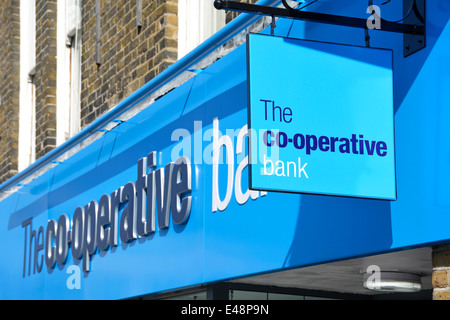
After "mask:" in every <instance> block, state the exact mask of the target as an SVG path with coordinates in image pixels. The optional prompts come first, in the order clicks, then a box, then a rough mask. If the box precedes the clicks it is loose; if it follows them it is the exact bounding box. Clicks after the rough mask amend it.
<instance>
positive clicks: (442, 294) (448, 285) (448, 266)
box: [432, 245, 450, 300]
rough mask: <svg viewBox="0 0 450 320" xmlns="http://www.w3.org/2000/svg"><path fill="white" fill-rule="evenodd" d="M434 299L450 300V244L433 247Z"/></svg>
mask: <svg viewBox="0 0 450 320" xmlns="http://www.w3.org/2000/svg"><path fill="white" fill-rule="evenodd" d="M432 263H433V276H432V282H433V300H450V281H449V272H450V245H440V246H435V247H433V254H432Z"/></svg>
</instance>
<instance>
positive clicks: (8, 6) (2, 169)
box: [0, 0, 20, 182]
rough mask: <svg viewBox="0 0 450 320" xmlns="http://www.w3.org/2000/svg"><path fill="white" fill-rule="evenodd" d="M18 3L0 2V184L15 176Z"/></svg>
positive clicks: (17, 132)
mask: <svg viewBox="0 0 450 320" xmlns="http://www.w3.org/2000/svg"><path fill="white" fill-rule="evenodd" d="M19 23H20V10H19V1H18V0H3V1H1V2H0V47H1V50H0V99H1V100H0V124H1V126H2V130H0V182H4V181H6V180H8V179H9V178H10V177H12V176H13V175H14V174H16V173H17V164H18V159H17V153H18V139H19V121H18V119H19V91H20V79H19V73H20V65H19V63H20V26H19Z"/></svg>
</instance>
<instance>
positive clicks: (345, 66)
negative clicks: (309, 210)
mask: <svg viewBox="0 0 450 320" xmlns="http://www.w3.org/2000/svg"><path fill="white" fill-rule="evenodd" d="M247 61H248V63H247V67H248V95H249V104H248V108H249V109H248V123H249V127H250V137H251V138H250V147H249V149H250V151H249V158H250V160H249V161H250V175H249V176H250V185H251V188H252V189H255V190H267V191H284V192H295V193H307V194H322V195H334V196H347V197H358V198H372V199H385V200H396V177H395V145H394V107H393V71H392V51H391V50H381V49H373V48H367V47H358V46H349V45H341V44H332V43H324V42H316V41H307V40H298V39H289V38H282V37H272V36H267V35H259V34H250V35H249V38H248V41H247Z"/></svg>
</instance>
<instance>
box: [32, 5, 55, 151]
mask: <svg viewBox="0 0 450 320" xmlns="http://www.w3.org/2000/svg"><path fill="white" fill-rule="evenodd" d="M56 14H57V7H56V0H37V1H36V74H35V81H36V82H35V83H36V159H39V158H41V157H42V156H43V155H45V154H46V153H48V152H49V151H51V150H52V149H53V148H55V146H56Z"/></svg>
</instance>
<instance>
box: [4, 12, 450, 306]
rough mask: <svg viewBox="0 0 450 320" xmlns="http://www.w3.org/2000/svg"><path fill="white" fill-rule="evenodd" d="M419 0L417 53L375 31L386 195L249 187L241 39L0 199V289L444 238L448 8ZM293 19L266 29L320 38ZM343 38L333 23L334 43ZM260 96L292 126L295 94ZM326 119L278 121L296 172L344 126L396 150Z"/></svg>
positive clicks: (35, 293)
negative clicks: (392, 197) (389, 174)
mask: <svg viewBox="0 0 450 320" xmlns="http://www.w3.org/2000/svg"><path fill="white" fill-rule="evenodd" d="M433 5H434V4H431V6H433ZM336 6H337V5H336ZM427 9H429V10H428V14H430V15H431V16H432V17H433V18H434V19H429V21H434V23H435V26H436V30H439V34H437V35H436V37H434V38H433V37H431V40H430V44H429V45H428V44H427V49H425V51H423V52H421V53H420V54H416V55H413V56H411V57H409V58H408V59H404V58H403V56H402V47H401V46H402V43H400V42H399V41H396V40H395V39H394V40H392V41H391V40H389V39H385V38H377V37H376V36H375V35H374V36H373V37H372V42H374V43H376V42H377V41H379V42H380V43H383V44H384V46H383V47H389V48H390V49H393V54H394V59H393V61H394V64H393V69H394V78H393V81H394V86H393V87H394V119H395V161H396V166H395V168H396V174H395V176H396V201H389V200H379V199H368V198H364V197H351V196H340V197H336V196H331V195H317V194H295V193H283V192H273V191H257V190H252V189H251V188H250V186H249V169H250V165H249V163H250V161H249V151H248V148H249V136H250V135H251V127H249V125H248V122H247V116H248V114H247V111H248V110H247V107H248V103H247V101H248V100H247V99H248V96H247V93H248V90H247V89H248V83H247V50H246V46H245V45H243V46H240V47H238V48H237V49H235V50H234V51H233V52H231V53H229V54H228V55H227V56H225V57H223V58H222V59H220V60H218V61H217V62H215V63H214V64H213V65H211V66H210V67H208V68H207V69H205V70H204V71H203V72H201V73H199V74H198V75H197V76H195V77H194V78H192V79H191V80H189V81H188V82H186V83H185V84H183V85H181V86H179V87H178V88H176V89H175V90H173V91H171V92H170V93H168V94H166V95H165V96H164V97H162V98H160V99H158V100H157V101H156V102H154V103H153V104H152V105H151V106H149V107H148V108H146V109H144V110H142V111H141V112H140V113H138V114H137V115H136V116H134V117H133V118H131V119H129V120H127V121H125V122H123V123H121V124H120V125H118V126H117V127H115V128H114V129H112V130H111V131H109V132H108V133H106V134H105V135H103V136H102V137H101V138H100V139H98V140H96V141H95V142H93V143H91V144H90V145H89V146H87V147H85V148H84V149H82V150H81V151H79V152H77V153H76V154H74V155H73V156H71V157H70V158H68V159H67V160H65V161H63V162H62V163H60V164H58V165H56V166H55V167H54V168H52V169H50V170H49V171H47V172H45V173H44V174H42V175H41V176H39V177H37V178H36V179H35V180H33V181H31V182H28V183H26V184H25V186H23V187H22V188H21V189H20V190H18V191H17V192H14V193H12V194H11V195H9V196H8V197H6V198H5V199H3V200H2V201H1V202H0V212H2V214H1V215H0V228H1V229H0V241H1V243H2V246H1V247H0V255H1V257H2V260H1V262H0V284H1V289H0V298H1V299H124V298H130V297H136V296H140V295H147V294H153V293H160V292H167V291H170V290H174V289H181V288H186V287H193V286H199V285H203V284H207V283H214V282H217V281H222V280H227V279H235V278H239V277H246V276H250V275H254V274H261V273H265V272H273V271H278V270H286V269H292V268H298V267H303V266H311V265H315V264H320V263H326V262H332V261H337V260H342V259H349V258H353V257H361V256H365V255H372V254H376V253H384V252H391V251H396V250H403V249H407V248H414V247H419V246H429V245H432V244H436V243H442V242H446V241H447V242H448V240H449V239H450V232H448V228H445V227H444V228H436V225H435V221H440V224H441V225H444V226H445V225H447V224H449V223H450V217H449V215H448V210H449V209H450V201H449V198H448V193H449V192H450V184H449V183H448V181H450V179H448V177H450V169H448V165H447V164H448V161H447V155H448V154H449V153H450V146H448V145H447V144H445V143H442V141H446V140H447V138H448V137H450V131H449V129H448V124H447V121H446V119H447V118H448V116H449V114H448V111H446V110H448V108H446V104H445V103H446V102H445V101H447V100H446V99H445V95H444V91H445V90H438V89H439V88H445V87H448V85H450V81H449V78H448V77H447V76H445V75H446V74H447V75H448V74H449V73H440V70H442V68H444V67H445V65H443V64H442V61H446V60H443V53H445V52H448V46H449V45H448V43H450V42H449V39H450V26H449V24H448V17H450V14H447V15H445V14H444V11H443V10H442V8H438V7H430V8H427ZM336 10H338V8H336ZM445 12H446V11H445ZM300 26H301V25H299V24H297V22H292V21H284V20H282V21H281V20H280V21H278V22H277V33H278V35H279V36H283V37H286V36H288V35H289V37H290V38H303V37H305V36H308V39H310V38H311V39H314V40H320V41H325V42H330V41H329V40H330V39H327V37H328V36H329V35H330V34H331V32H327V30H332V29H326V28H327V27H323V28H317V29H315V28H311V29H309V30H306V29H305V28H303V27H300ZM330 28H331V27H330ZM430 32H432V31H430ZM433 32H434V31H433ZM350 33H351V32H350ZM358 34H359V33H358ZM350 36H351V34H350ZM348 37H349V34H344V33H337V32H335V41H336V42H341V43H346V39H348ZM350 38H351V37H350ZM355 38H356V37H355ZM352 39H353V38H352ZM329 54H331V55H333V52H330V53H329ZM413 66H420V68H414V67H413ZM396 75H397V76H396ZM299 85H301V84H299ZM317 90H319V89H317ZM321 90H323V89H321ZM322 94H323V93H322ZM367 97H368V98H367V99H368V100H369V101H373V99H375V100H376V97H377V95H376V94H373V92H371V93H367ZM258 98H259V99H261V100H263V101H260V106H261V108H262V109H263V110H264V109H265V108H267V111H268V116H269V111H273V110H278V109H276V107H280V109H281V108H284V111H283V113H282V116H283V120H284V121H285V122H286V123H287V126H288V125H289V120H292V122H291V123H293V122H294V121H299V119H300V117H298V116H297V115H296V111H295V110H294V109H293V108H294V105H293V104H291V103H285V102H283V101H282V100H279V99H281V98H279V97H273V96H272V95H270V96H264V97H263V96H260V97H258ZM382 99H383V100H384V99H386V100H390V99H391V97H386V98H384V97H383V98H382ZM424 101H425V102H424ZM373 104H374V105H375V106H376V105H377V103H373ZM287 107H289V108H291V111H290V110H288V109H287ZM430 108H431V109H432V110H431V111H430ZM366 111H367V110H366ZM434 111H436V112H434ZM291 112H292V114H291ZM391 121H392V119H391ZM334 125H335V124H333V125H332V126H331V127H330V128H333V127H334ZM327 127H328V126H324V127H323V130H322V129H321V130H318V129H317V130H313V129H315V128H312V129H311V131H309V130H308V131H307V132H306V131H302V130H301V131H297V128H295V130H294V131H293V132H292V133H291V131H288V130H290V129H288V127H286V128H285V129H284V128H283V130H284V131H283V132H285V133H286V137H284V136H282V135H280V134H279V132H281V130H279V131H278V135H279V140H278V143H281V144H282V143H284V142H283V141H285V140H282V139H285V138H287V139H288V140H289V139H294V136H295V134H297V133H299V134H303V136H304V137H305V144H304V145H303V149H302V151H303V152H304V153H305V155H304V156H301V157H300V158H301V166H300V165H299V166H298V167H297V173H299V174H300V173H301V175H302V179H303V178H305V176H304V175H305V173H306V174H308V176H309V178H310V179H311V178H312V177H313V171H311V169H310V168H312V166H313V163H317V162H319V160H314V162H313V161H312V160H306V159H303V158H304V157H306V156H311V157H312V156H314V155H317V154H320V153H322V154H323V153H325V151H321V150H320V145H319V144H320V142H319V140H320V137H329V138H330V139H329V141H330V140H331V137H340V138H347V139H349V140H350V142H349V143H350V145H349V146H350V147H353V146H352V142H351V139H352V138H353V136H352V135H353V134H355V135H356V137H355V138H354V139H358V141H361V140H363V141H364V143H363V147H364V151H365V152H372V151H373V155H372V156H371V157H372V158H377V159H378V160H380V159H386V158H387V157H388V155H389V156H390V155H391V154H392V152H391V151H392V150H393V149H392V147H393V146H392V145H391V141H390V140H389V139H391V137H389V139H388V138H386V137H385V136H384V134H386V133H388V131H383V132H375V131H374V132H373V133H371V132H368V131H364V130H365V129H366V127H364V128H363V129H364V130H363V129H361V130H358V131H349V132H348V133H346V134H344V133H341V132H331V129H330V132H327V130H328V129H326V128H327ZM317 128H318V127H317ZM269 129H271V128H267V130H269ZM387 129H388V130H392V128H391V127H390V125H387ZM339 130H341V129H339ZM389 132H390V131H389ZM288 133H289V135H288ZM276 134H277V132H276V131H275V130H274V131H273V134H272V133H270V134H269V133H267V134H266V135H265V137H266V141H267V144H269V143H270V144H271V143H276V142H277V139H276ZM306 135H309V138H308V139H309V141H310V142H309V147H307V144H306ZM313 135H314V136H315V137H316V139H317V148H314V147H315V144H314V138H313V137H312V136H313ZM359 135H363V136H364V138H360V137H359ZM263 137H264V136H263ZM297 138H299V139H300V140H298V141H297V142H296V143H298V145H299V146H300V145H301V143H302V142H301V141H302V140H301V137H300V136H297ZM366 140H367V141H368V142H367V144H366V142H365V141H366ZM324 141H325V139H322V148H326V146H325V142H324ZM380 142H385V143H386V148H385V146H384V145H383V144H382V143H380ZM291 144H292V145H293V142H292V143H291ZM341 146H342V144H339V145H335V148H337V149H339V147H341ZM354 146H355V148H358V149H355V150H358V152H359V151H360V150H361V149H360V148H359V144H358V143H356V142H355V145H354ZM418 146H420V147H421V149H420V151H419V148H418ZM330 147H331V146H330ZM294 148H295V146H294ZM307 149H309V154H307V151H308V150H307ZM337 149H336V150H337ZM424 150H426V152H425V151H424ZM280 152H281V151H280ZM385 153H386V154H385ZM335 154H337V153H336V152H335ZM337 155H339V156H343V154H341V153H340V152H339V154H337ZM349 155H350V156H352V157H354V158H355V159H358V156H359V159H360V158H361V157H360V156H361V155H359V154H358V155H357V154H353V152H352V153H350V154H349ZM383 155H384V156H383ZM280 156H282V155H281V153H280ZM364 156H366V155H364ZM281 159H282V158H281ZM311 159H312V158H311ZM355 161H357V160H355ZM305 163H308V166H306V167H304V164H305ZM310 165H311V167H310ZM425 168H427V170H425ZM302 169H303V171H302ZM266 170H269V166H267V167H266ZM365 187H367V186H365ZM274 189H279V186H277V187H276V188H274ZM330 193H331V192H330ZM390 194H392V193H390Z"/></svg>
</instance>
